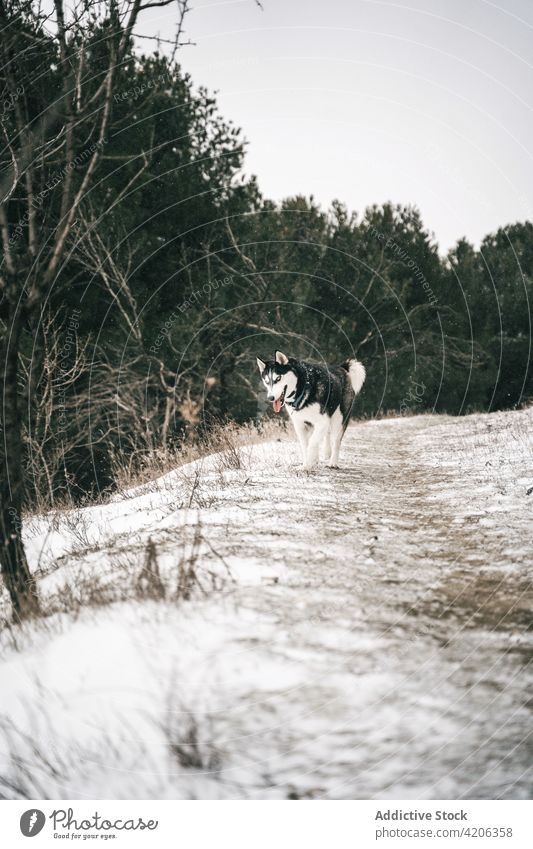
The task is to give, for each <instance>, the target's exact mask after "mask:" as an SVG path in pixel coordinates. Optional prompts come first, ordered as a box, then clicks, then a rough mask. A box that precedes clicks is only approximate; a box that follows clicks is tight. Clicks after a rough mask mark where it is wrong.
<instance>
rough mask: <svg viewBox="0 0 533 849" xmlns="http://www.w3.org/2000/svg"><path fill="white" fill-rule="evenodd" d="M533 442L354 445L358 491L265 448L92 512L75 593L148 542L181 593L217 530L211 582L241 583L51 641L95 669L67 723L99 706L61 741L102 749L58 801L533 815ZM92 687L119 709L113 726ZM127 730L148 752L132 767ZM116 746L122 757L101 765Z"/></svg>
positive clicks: (53, 648) (401, 434)
mask: <svg viewBox="0 0 533 849" xmlns="http://www.w3.org/2000/svg"><path fill="white" fill-rule="evenodd" d="M532 424H533V417H532V413H531V411H521V412H514V413H506V414H493V415H491V416H487V415H479V416H469V417H465V418H462V419H452V418H447V417H436V416H420V417H413V418H405V419H390V420H383V421H376V422H368V423H359V424H354V425H353V426H351V427H350V428H349V429H348V431H347V434H346V437H345V440H344V443H343V447H342V451H341V462H342V468H341V469H339V470H329V469H326V468H319V469H318V470H317V471H315V472H314V473H312V474H306V473H304V472H301V471H298V458H297V450H296V446H295V445H294V444H293V443H292V442H279V443H277V442H274V443H264V444H259V445H255V446H253V447H248V448H244V449H242V450H241V468H234V469H227V468H224V463H218V462H216V461H213V462H212V461H211V460H208V461H207V462H203V463H201V462H200V463H199V464H196V465H191V466H190V467H186V468H185V469H182V470H178V471H177V472H173V473H171V474H170V475H167V476H166V477H165V478H163V479H161V481H159V482H158V484H157V486H156V487H153V488H152V489H151V490H150V491H148V494H146V493H145V494H142V495H137V494H135V495H136V497H132V498H130V499H127V500H125V501H124V502H121V503H120V504H118V503H113V504H110V505H106V506H104V507H101V508H91V510H93V512H92V513H90V512H89V513H88V512H87V511H82V512H83V513H84V514H87V515H88V516H90V521H91V522H92V525H95V524H96V525H97V526H98V528H99V532H98V533H99V536H98V544H97V545H96V548H97V554H96V555H95V553H94V550H93V549H94V548H95V543H94V541H93V545H92V549H91V552H90V553H87V551H84V550H83V547H81V548H80V549H79V550H78V552H77V553H76V552H70V554H67V555H66V556H65V555H64V556H63V557H62V558H61V561H60V562H61V563H63V564H65V566H64V568H65V569H67V567H68V568H72V563H73V562H74V561H76V562H77V565H76V568H77V569H78V570H79V569H81V568H84V563H85V564H86V565H87V568H88V566H89V564H92V567H91V568H98V569H101V568H102V565H101V564H102V562H106V558H108V561H109V563H113V562H116V557H117V551H118V552H119V553H120V552H122V554H124V552H129V553H130V554H131V552H132V551H133V550H138V551H139V552H140V551H144V546H145V545H146V540H147V538H148V536H149V537H150V539H151V540H152V541H153V542H154V544H155V546H156V548H157V552H158V558H159V563H160V566H161V570H162V574H164V575H167V576H168V575H172V570H173V568H174V565H175V562H176V547H177V540H179V539H180V538H181V536H182V535H183V533H184V532H186V531H187V530H190V531H192V528H193V527H201V535H202V544H201V549H202V564H203V565H202V568H203V569H204V570H207V572H206V574H207V573H208V571H209V569H213V570H216V569H218V570H219V572H220V570H221V564H223V568H222V574H224V573H225V571H226V569H228V570H229V572H231V575H232V576H233V580H232V581H229V582H227V583H226V584H225V585H224V589H223V591H221V592H218V593H214V594H213V595H209V597H208V598H193V599H192V600H191V601H190V602H185V603H182V604H181V605H180V606H178V607H177V606H176V605H170V604H167V603H159V604H156V603H153V604H152V603H150V604H147V603H144V604H143V605H139V604H137V605H136V604H133V603H129V604H126V603H124V604H122V605H117V606H111V607H110V608H108V609H104V610H103V611H97V612H96V613H91V618H90V620H88V621H83V617H82V621H80V622H79V623H77V624H76V626H73V627H75V628H78V629H80V628H85V629H86V630H85V631H84V632H82V633H78V635H77V637H76V632H74V633H73V632H72V629H70V630H69V631H68V633H67V632H66V631H65V630H61V632H60V633H58V634H56V635H54V636H53V637H52V636H51V637H49V644H48V648H47V647H46V646H45V648H44V649H43V650H42V651H44V652H45V653H46V652H48V654H50V653H54V654H53V656H54V659H55V661H56V662H57V663H61V662H62V660H64V657H65V655H68V652H69V651H70V652H72V651H73V649H72V640H73V639H74V643H75V641H76V639H78V640H79V642H80V643H81V642H83V641H86V640H87V639H91V640H92V646H93V655H92V657H91V659H90V660H89V659H87V660H86V662H85V663H86V666H85V667H83V677H78V678H77V677H76V675H75V676H74V679H73V680H72V681H71V682H70V689H69V692H70V693H71V696H65V694H64V692H63V694H62V698H63V700H64V701H65V699H66V706H67V707H66V708H65V712H67V710H70V711H72V702H73V700H75V699H76V693H77V692H79V688H80V687H81V688H82V690H83V692H84V693H85V698H84V700H83V706H82V707H80V708H79V710H80V715H79V716H78V717H77V721H78V726H77V727H76V729H75V730H74V728H72V729H71V730H70V731H69V729H68V723H67V727H66V730H65V729H64V730H63V732H62V734H63V735H64V739H63V738H61V740H60V741H59V742H58V741H57V740H56V741H55V744H56V746H58V747H59V748H61V746H62V745H63V744H64V745H65V746H66V745H67V743H68V740H69V734H74V733H76V735H77V738H78V739H79V738H80V736H81V737H82V738H83V736H84V735H83V734H81V735H80V731H79V725H80V724H81V726H83V728H86V727H87V728H90V729H91V730H90V732H89V731H87V733H86V735H85V736H86V738H87V740H88V741H90V746H91V751H92V753H93V754H92V759H91V761H90V762H91V769H90V770H87V769H86V770H85V771H84V772H83V774H82V772H81V771H80V772H76V768H75V767H72V769H71V771H70V772H69V769H70V767H69V768H67V769H66V771H67V775H66V777H65V782H64V783H66V788H67V789H66V790H62V792H60V793H59V795H60V796H61V795H68V796H69V797H70V798H75V797H76V796H78V795H89V796H91V795H92V796H93V797H98V796H99V795H101V796H102V797H105V796H106V795H109V796H112V795H113V794H114V795H119V796H123V797H135V796H138V797H139V798H143V797H144V798H146V797H148V796H150V795H154V794H155V795H157V796H165V795H169V796H174V797H188V796H192V797H201V798H241V797H244V798H287V797H289V798H309V797H312V798H320V797H325V798H372V797H379V798H382V797H385V798H387V797H389V798H410V797H412V798H441V799H442V798H443V799H447V798H448V799H450V798H478V797H479V798H525V797H530V796H531V789H532V782H533V767H532V764H533V739H532V737H531V736H530V735H531V730H532V708H533V702H532V699H531V692H532V691H533V688H532V684H533V678H532V675H531V659H532V657H533V632H532V618H533V617H532V613H531V610H532V598H533V596H532V590H531V578H532V572H533V570H532V566H531V561H532V558H531V531H532V518H531V512H532V509H533V494H531V495H530V496H528V495H527V494H526V493H527V491H528V489H529V487H530V486H532V485H533V476H532V466H531V456H532V443H531V432H532ZM237 465H238V464H237ZM95 510H98V511H99V512H97V513H95V512H94V511H95ZM198 523H199V524H198ZM92 525H90V526H89V530H88V531H87V534H88V536H89V538H90V536H91V528H92ZM133 529H135V531H133ZM33 533H34V537H33V538H32V540H30V541H29V544H30V546H31V545H33V546H34V550H35V552H37V550H38V547H39V545H41V547H42V541H43V539H44V537H43V536H42V533H41V536H39V533H37V531H36V528H35V527H34V529H33ZM106 535H107V536H106ZM59 536H61V533H60V534H59ZM106 539H107V542H106ZM89 541H90V540H89ZM35 556H36V555H35ZM47 556H48V557H49V563H50V570H52V567H53V568H56V566H57V562H58V561H57V552H56V560H55V561H53V557H52V551H51V550H50V552H49V553H48V555H46V553H45V554H42V553H41V565H42V563H43V562H44V563H45V564H46V558H47ZM91 558H92V560H91ZM95 558H96V559H95ZM113 558H115V560H113ZM53 563H55V564H56V565H55V566H53ZM95 563H96V565H95ZM45 571H46V570H45ZM59 571H60V570H59ZM47 580H48V581H54V580H55V581H57V570H56V571H55V572H53V571H52V572H51V574H50V576H49V577H48V578H44V579H43V588H44V587H45V586H46V581H47ZM62 628H64V626H62ZM88 634H93V635H94V636H93V637H89V636H88ZM110 635H113V637H114V638H115V640H116V639H118V641H119V646H120V650H119V649H116V651H114V648H113V639H110ZM69 640H70V642H68V641H69ZM67 642H68V646H69V648H67ZM63 643H65V645H63ZM125 646H126V648H125ZM42 651H41V652H40V653H38V654H37V656H36V657H34V658H33V659H32V655H31V654H30V653H27V654H29V658H27V659H24V660H23V661H21V662H20V664H19V666H18V667H17V681H19V680H20V681H25V680H27V679H29V678H31V675H32V673H36V672H37V670H38V671H39V676H40V677H39V680H40V685H41V687H44V690H45V692H50V693H51V694H52V693H53V692H54V687H55V686H56V685H55V682H54V680H53V676H52V674H51V673H50V677H49V679H46V675H45V673H43V656H42ZM32 664H33V665H32ZM117 666H118V667H120V668H119V669H117ZM44 668H46V665H44ZM102 668H103V669H104V670H106V669H108V673H107V677H106V676H105V672H104V673H102ZM76 674H77V673H76ZM102 674H103V675H104V684H102V683H101V677H102ZM43 675H44V680H43ZM80 676H81V673H80ZM109 680H112V681H113V683H112V684H109ZM88 681H89V682H91V685H90V688H89V689H90V692H91V693H93V692H94V690H95V689H97V688H98V687H99V688H100V690H101V689H102V687H104V688H105V687H106V686H107V687H108V688H109V692H108V694H107V695H108V697H109V698H108V700H107V702H106V704H107V705H108V709H107V713H106V715H105V716H104V718H102V716H101V713H99V712H98V706H99V704H100V702H99V701H98V698H97V697H94V698H95V699H96V701H94V700H93V701H91V698H89V699H87V697H86V693H87V688H88V687H89V684H88V683H87V682H88ZM80 682H83V683H80ZM21 686H22V685H21ZM76 688H78V690H77V689H76ZM19 689H20V688H19ZM14 690H17V687H16V686H15V687H14ZM20 692H24V691H23V689H22V690H21V691H20ZM124 694H126V695H124ZM19 696H20V693H19ZM20 697H21V696H20ZM50 698H52V696H50ZM81 702H82V700H81V699H79V698H78V700H77V702H76V704H77V705H80V703H81ZM13 704H14V706H13V711H14V712H16V711H17V707H16V705H17V701H16V699H15V700H14V703H13ZM109 705H111V708H109ZM169 706H170V707H169ZM110 713H111V714H113V715H112V716H110ZM96 716H98V719H96V718H95V717H96ZM141 716H142V717H144V719H142V720H141V719H140V717H141ZM147 716H149V717H150V720H149V721H147V720H146V717H147ZM169 716H170V717H171V719H169ZM95 723H96V731H95ZM118 727H120V728H121V729H124V728H125V727H127V728H130V729H135V735H133V736H134V739H135V742H134V744H133V752H132V743H131V739H132V736H131V735H129V741H128V754H127V755H125V754H123V752H122V749H121V742H120V741H122V740H123V737H122V736H121V734H123V731H120V732H119V731H118V730H116V729H118ZM154 728H156V729H158V730H156V731H154V730H153V729H154ZM162 728H164V729H165V730H164V732H161V729H162ZM108 738H109V739H111V740H112V741H113V744H114V750H116V753H115V754H114V755H113V757H111V755H109V754H108V755H107V756H106V757H104V756H102V757H100V758H98V757H96V765H95V763H94V762H95V756H94V751H95V748H96V750H98V745H100V746H102V741H103V740H104V739H108ZM86 745H89V742H87V744H86ZM135 747H137V748H136V749H135ZM108 751H110V750H108ZM191 751H194V757H188V756H187V753H190V752H191ZM184 753H185V754H184ZM80 757H81V758H82V760H83V753H82V754H81V755H80ZM117 769H119V770H122V772H121V773H120V774H119V775H118V777H117Z"/></svg>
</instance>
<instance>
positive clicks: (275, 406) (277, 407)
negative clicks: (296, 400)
mask: <svg viewBox="0 0 533 849" xmlns="http://www.w3.org/2000/svg"><path fill="white" fill-rule="evenodd" d="M282 407H283V403H282V401H281V398H278V400H277V401H272V409H273V410H274V412H275V413H279V411H280V410H281V408H282Z"/></svg>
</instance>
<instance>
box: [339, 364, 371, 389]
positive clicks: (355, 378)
mask: <svg viewBox="0 0 533 849" xmlns="http://www.w3.org/2000/svg"><path fill="white" fill-rule="evenodd" d="M342 367H343V368H344V369H346V371H347V372H348V374H349V376H350V383H351V384H352V387H353V391H354V392H355V394H356V395H357V394H358V393H359V392H360V391H361V388H362V386H363V383H364V382H365V377H366V369H365V367H364V365H363V363H360V362H359V360H355V359H352V358H351V359H349V360H346V361H345V362H344V363H343V364H342Z"/></svg>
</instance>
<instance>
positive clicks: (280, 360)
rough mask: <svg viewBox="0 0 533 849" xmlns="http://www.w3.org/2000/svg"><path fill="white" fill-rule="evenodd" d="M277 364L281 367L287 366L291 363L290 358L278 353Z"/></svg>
mask: <svg viewBox="0 0 533 849" xmlns="http://www.w3.org/2000/svg"><path fill="white" fill-rule="evenodd" d="M276 362H277V364H278V365H280V366H286V365H287V363H288V362H289V358H288V357H286V356H285V354H282V353H281V351H276Z"/></svg>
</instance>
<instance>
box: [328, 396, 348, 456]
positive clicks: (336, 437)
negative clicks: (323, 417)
mask: <svg viewBox="0 0 533 849" xmlns="http://www.w3.org/2000/svg"><path fill="white" fill-rule="evenodd" d="M330 434H331V435H330V442H331V454H330V456H329V460H328V466H330V467H331V468H333V469H335V468H337V467H338V465H339V451H340V447H341V442H342V437H343V436H344V424H343V421H342V414H341V411H340V409H338V408H337V409H336V410H335V412H334V413H333V417H332V419H331V430H330Z"/></svg>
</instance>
